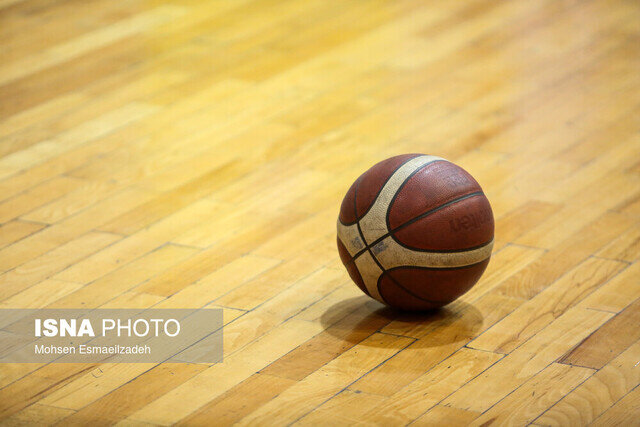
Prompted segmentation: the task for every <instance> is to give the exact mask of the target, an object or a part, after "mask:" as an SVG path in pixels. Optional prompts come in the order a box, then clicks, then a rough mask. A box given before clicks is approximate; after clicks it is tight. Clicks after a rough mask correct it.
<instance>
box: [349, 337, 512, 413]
mask: <svg viewBox="0 0 640 427" xmlns="http://www.w3.org/2000/svg"><path fill="white" fill-rule="evenodd" d="M502 357H503V355H501V354H496V353H491V352H486V351H478V350H472V349H468V348H461V349H460V350H458V351H457V352H455V353H454V354H453V355H451V356H450V357H448V358H447V359H445V360H443V361H442V362H440V363H439V364H438V365H436V366H434V367H433V368H432V369H430V370H428V371H427V372H426V373H425V374H424V375H422V376H421V377H419V378H417V379H416V380H415V381H413V382H412V383H410V384H409V385H407V386H406V387H404V388H402V389H401V390H399V391H398V392H396V393H395V394H393V395H391V396H389V397H387V398H386V399H384V401H382V402H379V403H378V405H376V408H374V409H372V410H370V411H368V412H367V413H366V414H363V416H362V418H361V420H363V421H366V422H371V423H378V424H379V423H384V424H385V425H406V424H409V423H411V422H413V421H414V420H415V422H426V421H425V419H424V417H423V414H425V413H429V412H431V411H432V410H433V408H434V407H437V404H438V403H439V402H441V401H442V400H444V399H445V398H446V397H447V396H449V395H450V394H452V393H453V392H455V391H456V390H458V389H459V388H460V387H462V386H463V385H464V384H466V383H467V382H469V381H470V380H472V379H473V378H475V377H476V376H478V375H480V374H481V373H482V372H483V371H485V370H486V369H488V368H489V367H490V366H491V365H493V364H494V363H496V362H498V361H499V360H500V359H501V358H502ZM417 396H420V398H419V399H417V398H416V397H417ZM432 415H435V414H432ZM429 417H431V416H429Z"/></svg>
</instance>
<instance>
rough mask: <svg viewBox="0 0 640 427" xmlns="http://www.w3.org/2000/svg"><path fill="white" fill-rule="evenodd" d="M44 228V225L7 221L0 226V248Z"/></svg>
mask: <svg viewBox="0 0 640 427" xmlns="http://www.w3.org/2000/svg"><path fill="white" fill-rule="evenodd" d="M45 226H46V225H45V224H38V223H35V222H28V221H21V220H15V221H9V222H7V223H6V224H3V225H0V248H2V247H4V246H7V245H10V244H12V243H14V242H17V241H18V240H20V239H22V238H24V237H27V236H29V235H31V234H33V233H36V232H37V231H39V230H41V229H42V228H44V227H45Z"/></svg>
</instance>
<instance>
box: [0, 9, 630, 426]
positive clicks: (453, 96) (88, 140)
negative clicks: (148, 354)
mask: <svg viewBox="0 0 640 427" xmlns="http://www.w3.org/2000/svg"><path fill="white" fill-rule="evenodd" d="M639 37H640V4H639V3H638V2H637V1H635V0H615V1H614V0H612V1H607V0H588V1H581V2H578V1H569V0H567V1H556V0H553V1H551V0H542V1H490V0H470V1H464V2H462V1H445V0H429V1H417V0H415V1H414V0H401V1H384V0H345V1H327V0H309V1H299V0H282V1H280V0H278V1H275V0H273V1H272V0H267V1H257V0H256V1H251V0H239V1H228V2H211V1H208V0H187V1H176V2H169V1H164V0H158V1H147V2H142V1H129V0H126V1H125V0H123V1H111V0H63V1H52V0H0V156H1V157H0V224H1V227H0V272H1V275H0V282H1V286H0V307H2V308H8V307H14V308H16V307H51V308H54V307H55V308H63V307H64V308H78V307H111V308H138V307H157V308H161V307H173V308H178V307H189V308H191V307H203V306H207V307H224V312H225V322H226V326H225V336H224V339H225V360H224V363H221V364H217V365H211V366H208V365H200V364H191V365H190V364H165V365H154V364H117V365H116V364H102V365H97V364H96V365H88V364H77V365H74V364H49V365H35V364H3V365H0V417H2V419H3V421H2V424H4V425H21V424H34V423H47V424H53V423H58V422H59V423H61V424H64V425H72V424H89V423H90V424H92V425H100V424H115V423H119V424H120V425H127V426H128V425H134V426H137V425H141V426H142V425H145V426H146V425H155V424H160V425H168V424H174V423H178V424H184V425H197V424H210V425H228V424H232V423H239V424H255V425H287V424H291V423H293V424H296V425H331V426H334V425H343V424H344V425H352V424H365V425H374V424H379V425H406V424H409V423H415V425H423V424H440V425H458V424H468V423H473V424H485V425H486V424H490V423H493V425H501V424H515V425H525V424H529V423H532V424H534V425H540V426H543V425H584V424H588V423H592V422H593V423H594V424H595V425H615V424H618V425H632V424H634V423H635V424H638V423H639V422H640V388H639V387H638V384H639V383H640V328H639V327H638V326H639V324H640V261H639V256H640V222H639V218H640V132H639V130H640V120H639V117H640V116H639V107H640V48H639V46H640V44H639V42H640V39H639ZM406 152H422V153H429V154H435V155H438V156H442V157H445V158H448V159H450V160H452V161H454V162H456V163H458V164H460V165H461V166H463V167H464V168H466V169H467V170H468V171H469V172H471V173H472V174H473V175H474V176H475V177H476V178H477V179H478V181H479V182H480V183H481V185H482V186H483V187H484V189H485V191H486V193H487V195H488V197H489V200H490V201H491V202H492V205H493V209H494V213H495V216H496V246H495V251H494V255H493V258H492V261H491V263H490V265H489V268H488V270H487V272H486V273H485V275H484V276H483V278H482V279H481V280H480V282H479V283H478V284H477V285H476V286H475V287H474V288H473V289H472V290H471V291H470V292H469V293H468V294H466V295H465V296H464V297H463V298H461V299H460V300H459V301H457V302H455V303H453V304H451V305H450V306H449V307H447V308H446V309H444V310H442V311H440V312H438V313H433V314H430V315H407V314H398V313H394V312H392V311H390V310H388V309H385V308H383V307H382V306H381V305H379V304H378V303H376V302H374V301H371V300H369V299H368V298H367V297H365V296H363V295H362V294H361V293H360V291H359V290H358V289H357V287H356V286H355V285H354V284H353V283H351V282H350V280H349V278H348V276H347V274H346V272H345V270H344V268H343V266H342V265H341V263H340V261H339V259H338V255H337V250H336V248H335V221H336V217H337V212H338V207H339V203H340V201H341V198H342V196H343V194H344V193H345V192H346V190H347V188H348V187H349V185H350V184H351V182H352V181H353V180H354V179H355V178H356V177H357V176H358V175H359V174H360V173H361V172H363V171H364V170H365V169H366V168H368V167H369V166H371V165H372V164H373V163H375V162H377V161H379V160H381V159H383V158H386V157H389V156H392V155H395V154H399V153H406Z"/></svg>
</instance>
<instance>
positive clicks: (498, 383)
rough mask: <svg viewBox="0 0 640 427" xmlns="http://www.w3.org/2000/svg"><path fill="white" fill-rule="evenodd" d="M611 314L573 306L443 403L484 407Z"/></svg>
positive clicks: (551, 359) (509, 390) (535, 371)
mask: <svg viewBox="0 0 640 427" xmlns="http://www.w3.org/2000/svg"><path fill="white" fill-rule="evenodd" d="M611 317H612V316H611V314H610V313H604V312H594V311H593V310H586V309H580V308H578V307H574V308H573V309H571V310H569V311H568V312H567V313H565V314H564V315H562V316H560V317H559V318H558V319H556V320H555V321H554V322H553V323H551V324H550V325H549V326H548V327H546V328H545V329H543V330H542V331H541V332H539V333H538V334H537V335H535V336H533V337H532V338H530V339H529V340H528V341H527V342H525V343H524V344H523V345H521V346H520V347H518V348H517V349H516V350H514V351H512V352H511V353H510V354H509V355H507V356H506V357H505V358H503V359H502V360H501V361H500V362H498V363H496V364H495V365H493V366H492V367H491V368H489V369H488V370H487V371H485V372H484V373H483V374H481V375H480V376H478V377H476V378H475V379H473V380H472V381H470V382H469V383H467V384H465V385H464V386H463V387H462V388H460V390H458V391H456V392H455V393H453V394H452V395H451V396H449V397H448V398H447V399H446V400H445V401H444V404H445V405H449V406H453V407H456V408H460V409H471V410H472V411H479V412H484V411H486V410H487V409H489V408H490V407H492V406H493V405H494V404H496V403H497V402H499V401H500V400H502V399H503V398H504V397H505V396H507V395H508V394H509V393H510V392H511V391H512V390H514V389H516V388H517V387H519V386H520V385H522V384H524V383H525V382H526V381H528V380H529V379H531V378H532V377H533V376H535V375H536V374H537V373H538V372H540V371H541V370H543V369H544V368H545V367H547V366H548V365H549V364H550V363H552V362H553V361H554V360H556V359H557V358H558V357H560V356H561V355H562V354H563V353H564V352H566V351H567V350H568V349H569V348H571V347H572V346H574V345H575V344H576V343H578V342H579V341H580V340H581V339H583V338H584V337H585V336H586V335H588V334H589V333H590V332H592V331H593V330H595V329H597V328H599V327H600V326H601V325H602V324H604V323H605V322H606V321H607V320H608V319H609V318H611ZM567 392H568V391H567ZM545 409H546V408H545Z"/></svg>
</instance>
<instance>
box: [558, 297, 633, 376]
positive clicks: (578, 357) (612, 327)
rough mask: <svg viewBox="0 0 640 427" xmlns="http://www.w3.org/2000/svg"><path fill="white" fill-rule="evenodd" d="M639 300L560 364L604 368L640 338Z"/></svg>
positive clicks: (592, 335) (568, 354)
mask: <svg viewBox="0 0 640 427" xmlns="http://www.w3.org/2000/svg"><path fill="white" fill-rule="evenodd" d="M638 324H640V298H638V299H637V300H635V301H634V302H633V303H631V304H629V306H628V307H627V308H625V309H624V310H623V311H621V312H620V313H618V314H616V315H615V316H614V317H613V318H612V319H610V320H609V321H608V322H607V323H605V324H604V325H602V327H600V328H599V329H598V330H597V331H595V332H593V333H592V334H591V335H589V336H588V337H587V338H585V339H584V341H582V342H581V343H580V344H578V345H577V346H576V347H575V348H573V349H572V350H571V351H570V352H567V354H565V355H564V356H562V357H561V358H560V359H559V360H558V362H559V363H566V364H569V365H577V366H585V367H589V368H593V369H601V368H602V367H603V366H605V365H606V364H607V363H609V362H610V361H611V360H612V359H614V358H615V357H616V356H617V355H618V354H620V353H622V352H623V351H624V350H626V349H627V348H628V347H629V346H630V345H631V344H633V343H634V342H636V341H637V340H639V339H640V331H639V330H638Z"/></svg>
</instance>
